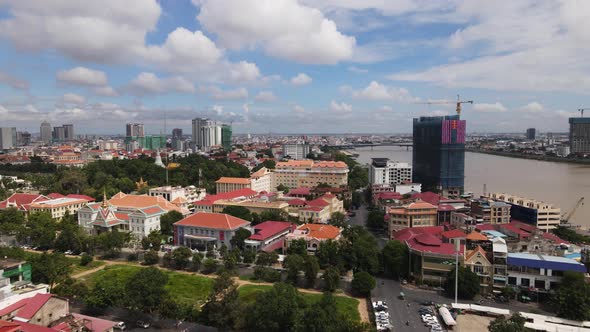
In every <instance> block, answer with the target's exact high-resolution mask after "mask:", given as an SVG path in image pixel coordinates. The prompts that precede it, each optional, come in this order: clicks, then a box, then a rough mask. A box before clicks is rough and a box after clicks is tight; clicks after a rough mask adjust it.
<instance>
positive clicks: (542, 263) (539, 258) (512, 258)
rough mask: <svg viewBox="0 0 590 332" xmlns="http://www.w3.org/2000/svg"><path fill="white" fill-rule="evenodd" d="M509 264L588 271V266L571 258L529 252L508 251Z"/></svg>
mask: <svg viewBox="0 0 590 332" xmlns="http://www.w3.org/2000/svg"><path fill="white" fill-rule="evenodd" d="M508 265H516V266H526V267H531V268H538V269H551V270H556V271H574V272H581V273H586V266H584V264H582V263H579V262H577V261H575V260H573V259H571V258H565V257H559V256H547V255H538V254H527V253H508Z"/></svg>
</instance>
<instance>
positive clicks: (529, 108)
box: [520, 101, 545, 113]
mask: <svg viewBox="0 0 590 332" xmlns="http://www.w3.org/2000/svg"><path fill="white" fill-rule="evenodd" d="M520 110H521V111H523V112H527V113H541V112H543V111H544V110H545V107H543V105H541V104H540V103H538V102H536V101H533V102H530V103H528V104H526V105H524V106H522V107H521V108H520Z"/></svg>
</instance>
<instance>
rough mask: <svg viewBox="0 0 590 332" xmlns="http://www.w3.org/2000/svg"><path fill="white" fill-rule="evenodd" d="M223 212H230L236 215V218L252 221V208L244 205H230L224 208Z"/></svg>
mask: <svg viewBox="0 0 590 332" xmlns="http://www.w3.org/2000/svg"><path fill="white" fill-rule="evenodd" d="M222 212H223V213H225V214H229V215H230V216H234V217H236V218H240V219H244V220H247V221H252V213H250V210H248V209H247V208H245V207H243V206H239V205H230V206H226V207H224V208H223V211H222Z"/></svg>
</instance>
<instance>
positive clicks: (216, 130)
mask: <svg viewBox="0 0 590 332" xmlns="http://www.w3.org/2000/svg"><path fill="white" fill-rule="evenodd" d="M192 132H193V144H194V145H195V147H196V148H197V149H199V150H209V149H210V148H211V147H213V146H218V145H221V123H218V122H217V121H213V120H209V119H202V118H196V119H193V125H192Z"/></svg>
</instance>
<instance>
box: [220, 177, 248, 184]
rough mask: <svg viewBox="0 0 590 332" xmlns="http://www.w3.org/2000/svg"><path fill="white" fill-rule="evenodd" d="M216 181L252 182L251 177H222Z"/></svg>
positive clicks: (228, 182) (230, 182) (231, 182)
mask: <svg viewBox="0 0 590 332" xmlns="http://www.w3.org/2000/svg"><path fill="white" fill-rule="evenodd" d="M215 183H224V184H245V185H249V184H250V179H249V178H232V177H225V176H223V177H221V178H219V180H217V181H215Z"/></svg>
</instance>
